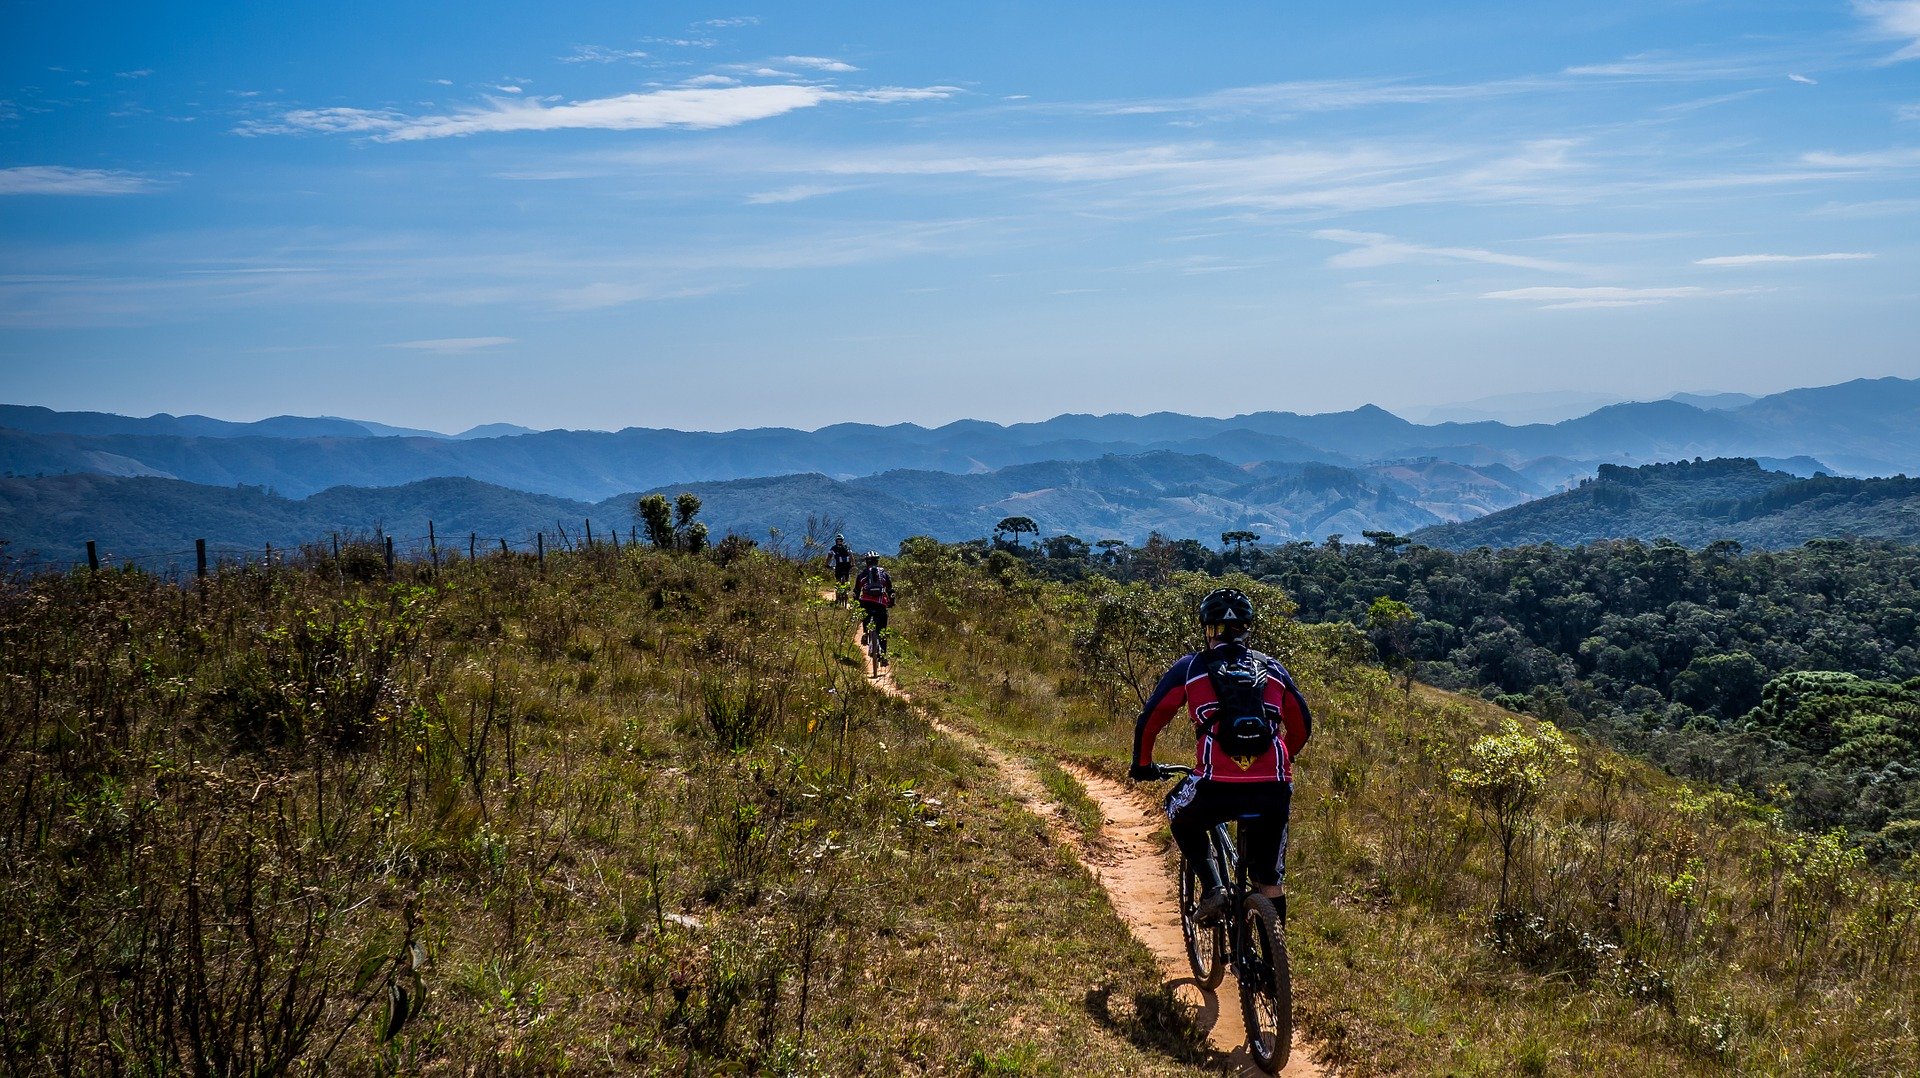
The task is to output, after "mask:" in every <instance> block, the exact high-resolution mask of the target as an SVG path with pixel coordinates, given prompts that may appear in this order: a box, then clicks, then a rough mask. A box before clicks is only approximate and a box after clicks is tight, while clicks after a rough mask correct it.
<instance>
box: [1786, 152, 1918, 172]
mask: <svg viewBox="0 0 1920 1078" xmlns="http://www.w3.org/2000/svg"><path fill="white" fill-rule="evenodd" d="M1800 160H1802V161H1804V162H1806V163H1807V164H1809V165H1812V166H1813V167H1815V168H1834V169H1883V168H1913V167H1916V166H1920V147H1901V148H1899V149H1893V150H1879V151H1876V152H1872V153H1827V152H1824V151H1816V152H1814V153H1806V154H1801V155H1800Z"/></svg>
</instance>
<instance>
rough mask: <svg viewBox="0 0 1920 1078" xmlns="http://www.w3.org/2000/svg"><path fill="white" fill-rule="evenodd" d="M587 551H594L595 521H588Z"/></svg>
mask: <svg viewBox="0 0 1920 1078" xmlns="http://www.w3.org/2000/svg"><path fill="white" fill-rule="evenodd" d="M587 549H588V550H592V549H593V521H591V520H589V521H587Z"/></svg>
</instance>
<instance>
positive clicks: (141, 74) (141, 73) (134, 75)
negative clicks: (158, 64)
mask: <svg viewBox="0 0 1920 1078" xmlns="http://www.w3.org/2000/svg"><path fill="white" fill-rule="evenodd" d="M115 74H116V75H117V76H118V77H120V78H123V79H144V78H146V77H147V76H148V75H151V74H153V68H150V67H143V68H141V69H140V70H138V71H119V72H115Z"/></svg>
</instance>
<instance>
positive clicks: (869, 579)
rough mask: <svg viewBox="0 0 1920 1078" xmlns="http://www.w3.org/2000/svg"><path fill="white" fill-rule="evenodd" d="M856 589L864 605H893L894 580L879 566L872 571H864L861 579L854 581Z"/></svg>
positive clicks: (861, 573)
mask: <svg viewBox="0 0 1920 1078" xmlns="http://www.w3.org/2000/svg"><path fill="white" fill-rule="evenodd" d="M854 587H856V588H857V589H859V595H860V601H861V602H863V603H879V604H880V605H881V606H892V605H893V578H892V577H890V576H888V575H887V571H886V570H885V569H882V568H880V567H879V566H877V565H876V566H874V567H873V568H871V569H862V570H861V571H860V579H858V580H856V581H854Z"/></svg>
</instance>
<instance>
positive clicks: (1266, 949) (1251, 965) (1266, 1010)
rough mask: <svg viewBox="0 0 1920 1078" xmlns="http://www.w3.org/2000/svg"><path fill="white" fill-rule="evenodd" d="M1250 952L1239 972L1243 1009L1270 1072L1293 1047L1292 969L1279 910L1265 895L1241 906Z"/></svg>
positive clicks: (1256, 1056)
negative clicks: (1289, 966) (1288, 959)
mask: <svg viewBox="0 0 1920 1078" xmlns="http://www.w3.org/2000/svg"><path fill="white" fill-rule="evenodd" d="M1241 917H1242V919H1243V925H1244V927H1245V929H1246V953H1245V955H1244V956H1243V960H1242V963H1241V967H1242V968H1241V969H1239V970H1236V971H1235V972H1236V973H1237V974H1238V976H1239V977H1240V1015H1241V1017H1242V1018H1244V1019H1245V1020H1246V1023H1247V1051H1248V1052H1249V1053H1250V1054H1252V1056H1253V1061H1254V1062H1255V1063H1258V1064H1259V1065H1260V1069H1261V1070H1264V1071H1266V1072H1267V1073H1268V1074H1272V1073H1274V1072H1276V1071H1278V1070H1279V1069H1280V1068H1281V1067H1284V1066H1286V1065H1287V1057H1288V1056H1290V1055H1291V1054H1292V1053H1293V974H1292V971H1291V970H1289V969H1288V968H1287V939H1286V937H1285V936H1284V935H1282V934H1281V931H1280V914H1279V911H1277V910H1275V909H1274V908H1273V902H1272V900H1270V899H1268V898H1267V897H1266V896H1265V895H1254V896H1252V897H1250V898H1248V899H1247V904H1246V908H1245V909H1244V910H1243V911H1242V912H1241Z"/></svg>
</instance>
